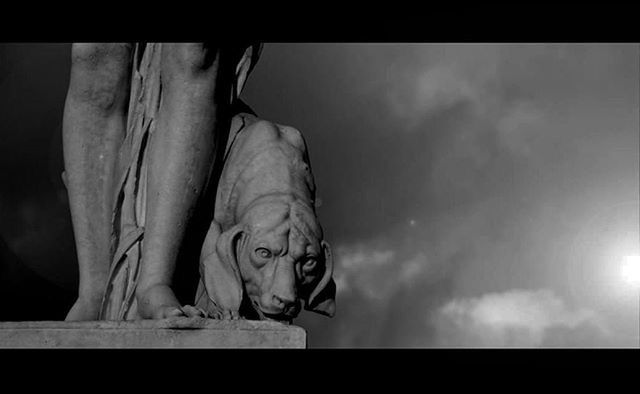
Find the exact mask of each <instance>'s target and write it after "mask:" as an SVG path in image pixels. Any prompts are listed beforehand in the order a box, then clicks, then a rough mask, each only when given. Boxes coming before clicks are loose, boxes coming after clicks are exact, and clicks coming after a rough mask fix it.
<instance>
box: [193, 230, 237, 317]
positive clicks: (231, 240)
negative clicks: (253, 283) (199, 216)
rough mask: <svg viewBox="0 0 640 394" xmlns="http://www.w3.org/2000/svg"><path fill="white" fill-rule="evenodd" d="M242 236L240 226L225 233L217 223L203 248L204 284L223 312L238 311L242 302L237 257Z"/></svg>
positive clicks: (202, 270)
mask: <svg viewBox="0 0 640 394" xmlns="http://www.w3.org/2000/svg"><path fill="white" fill-rule="evenodd" d="M242 235H243V230H242V228H241V227H240V226H239V225H236V226H234V227H232V228H230V229H229V230H227V231H225V232H223V233H222V232H221V230H220V226H219V225H218V223H216V222H215V221H213V222H212V223H211V227H210V229H209V233H207V237H206V238H205V241H204V244H203V247H202V254H201V258H200V269H201V271H200V275H201V276H202V282H203V283H204V287H205V290H206V291H207V294H208V296H209V298H210V299H211V301H213V303H214V304H216V305H217V306H218V307H219V308H220V309H222V310H227V311H236V312H237V311H238V310H239V309H240V303H241V302H242V278H241V276H240V270H239V268H238V260H237V256H236V246H237V244H238V241H239V240H240V238H241V237H242Z"/></svg>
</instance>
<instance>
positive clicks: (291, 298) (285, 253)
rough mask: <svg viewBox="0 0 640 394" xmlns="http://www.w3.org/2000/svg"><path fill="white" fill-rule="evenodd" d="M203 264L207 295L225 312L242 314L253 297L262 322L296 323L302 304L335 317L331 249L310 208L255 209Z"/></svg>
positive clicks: (269, 205)
mask: <svg viewBox="0 0 640 394" xmlns="http://www.w3.org/2000/svg"><path fill="white" fill-rule="evenodd" d="M212 252H213V251H212ZM202 265H203V267H202V268H203V271H202V275H203V278H202V279H203V282H204V284H205V288H206V290H207V293H208V295H209V297H210V298H211V300H212V301H213V302H214V303H215V304H216V305H217V306H218V307H220V308H222V309H224V310H236V311H238V310H239V309H240V304H241V301H242V299H243V297H247V298H248V300H249V301H250V302H251V305H252V306H253V309H254V310H255V312H257V314H258V315H259V316H260V318H262V319H272V320H279V321H289V322H290V321H291V320H292V319H293V318H295V317H296V316H297V315H298V313H299V312H300V309H301V307H302V303H304V308H305V309H306V310H310V311H314V312H317V313H321V314H324V315H327V316H333V314H334V312H335V293H336V285H335V282H334V281H333V278H332V273H333V260H332V257H331V249H330V246H329V244H328V243H327V242H326V241H324V240H323V239H322V229H321V227H320V225H319V224H318V222H317V218H316V216H315V214H314V212H313V211H312V210H311V208H309V207H308V206H306V205H305V204H302V203H299V202H295V201H294V202H281V201H279V202H274V201H266V202H262V203H258V204H254V205H253V206H252V207H250V208H249V209H248V210H247V212H246V213H245V214H244V215H243V217H242V218H241V220H240V221H239V223H238V224H237V225H235V226H233V227H231V228H230V229H228V230H227V231H225V232H222V233H221V234H220V235H219V236H218V238H217V241H216V245H215V253H210V254H209V257H208V258H207V259H205V260H204V261H203V263H202Z"/></svg>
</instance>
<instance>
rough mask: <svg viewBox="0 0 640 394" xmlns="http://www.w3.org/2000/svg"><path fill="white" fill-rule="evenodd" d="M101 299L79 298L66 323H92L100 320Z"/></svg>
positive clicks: (68, 314)
mask: <svg viewBox="0 0 640 394" xmlns="http://www.w3.org/2000/svg"><path fill="white" fill-rule="evenodd" d="M101 301H102V300H100V299H98V298H95V297H94V298H91V297H78V299H77V300H76V302H75V303H74V304H73V306H72V307H71V309H70V310H69V312H68V313H67V316H66V317H65V319H64V320H65V321H91V320H98V317H99V315H100V304H101Z"/></svg>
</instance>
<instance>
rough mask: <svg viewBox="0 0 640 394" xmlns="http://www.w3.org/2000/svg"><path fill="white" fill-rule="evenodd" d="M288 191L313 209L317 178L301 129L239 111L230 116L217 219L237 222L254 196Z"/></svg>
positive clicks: (280, 193)
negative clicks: (313, 171)
mask: <svg viewBox="0 0 640 394" xmlns="http://www.w3.org/2000/svg"><path fill="white" fill-rule="evenodd" d="M271 195H289V196H291V197H292V198H294V199H297V200H301V201H302V202H304V203H306V204H308V205H309V206H310V207H312V209H313V204H314V199H315V183H314V180H313V175H312V173H311V167H310V164H309V158H308V154H307V148H306V144H305V141H304V138H303V137H302V134H301V133H300V132H299V131H298V130H296V129H294V128H292V127H288V126H281V125H277V124H274V123H272V122H269V121H265V120H261V119H258V118H257V117H255V116H253V115H250V114H246V113H241V114H238V115H236V116H235V117H234V119H233V122H232V132H231V134H230V136H229V142H228V144H227V150H226V154H225V163H224V169H223V171H222V174H221V177H220V181H219V184H218V191H217V196H216V210H215V220H216V221H217V222H218V223H220V224H221V226H222V227H223V228H226V227H228V226H231V225H233V224H235V222H237V220H238V219H239V217H240V216H241V215H242V213H243V212H244V211H245V210H246V208H247V207H248V206H250V205H251V204H252V203H253V202H254V201H256V200H257V199H259V198H263V197H267V196H271Z"/></svg>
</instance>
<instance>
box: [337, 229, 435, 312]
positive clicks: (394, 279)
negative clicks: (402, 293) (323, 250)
mask: <svg viewBox="0 0 640 394" xmlns="http://www.w3.org/2000/svg"><path fill="white" fill-rule="evenodd" d="M376 243H377V242H375V241H370V242H361V243H356V244H352V245H341V246H339V247H338V248H336V253H335V255H336V257H335V259H336V268H335V274H334V276H335V281H336V286H337V290H338V295H339V296H342V295H345V294H349V293H350V294H353V293H357V294H358V295H359V296H361V297H364V298H366V299H367V300H369V301H372V302H382V301H384V300H385V299H389V298H390V297H391V295H392V294H393V293H394V292H395V291H397V290H398V289H399V288H402V287H403V286H410V285H411V284H412V283H414V282H415V281H416V280H417V279H418V278H420V277H421V276H423V275H424V274H426V273H427V271H429V270H430V268H431V267H430V265H429V261H428V260H427V256H426V255H425V254H424V253H422V252H417V253H416V254H414V255H412V256H408V257H402V255H401V254H400V253H398V251H397V250H395V249H393V248H386V249H385V248H379V249H377V248H376V247H375V246H374V245H375V244H376Z"/></svg>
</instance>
